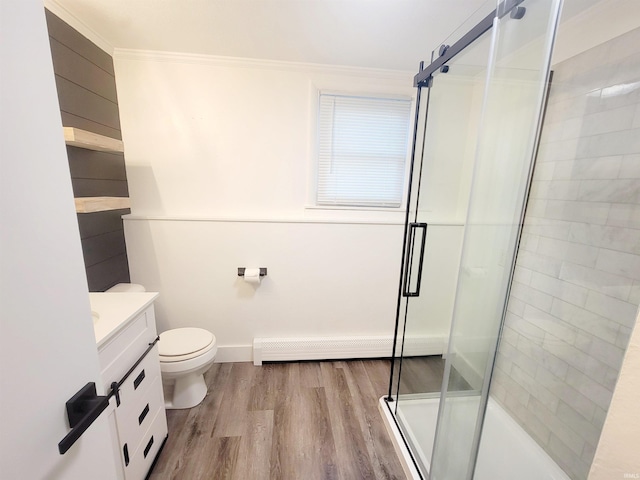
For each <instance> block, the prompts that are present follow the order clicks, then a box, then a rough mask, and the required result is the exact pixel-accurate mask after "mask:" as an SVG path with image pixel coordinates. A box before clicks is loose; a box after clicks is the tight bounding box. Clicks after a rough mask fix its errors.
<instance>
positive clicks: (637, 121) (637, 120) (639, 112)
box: [633, 82, 640, 128]
mask: <svg viewBox="0 0 640 480" xmlns="http://www.w3.org/2000/svg"><path fill="white" fill-rule="evenodd" d="M638 83H640V82H638ZM639 127H640V104H639V105H637V106H636V114H635V116H634V117H633V128H639Z"/></svg>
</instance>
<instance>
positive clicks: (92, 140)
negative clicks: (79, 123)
mask: <svg viewBox="0 0 640 480" xmlns="http://www.w3.org/2000/svg"><path fill="white" fill-rule="evenodd" d="M64 141H65V143H66V144H67V145H71V146H73V147H79V148H86V149H87V150H96V151H98V152H118V153H122V152H124V144H123V143H122V140H117V139H115V138H111V137H105V136H104V135H99V134H97V133H93V132H88V131H86V130H81V129H79V128H75V127H64Z"/></svg>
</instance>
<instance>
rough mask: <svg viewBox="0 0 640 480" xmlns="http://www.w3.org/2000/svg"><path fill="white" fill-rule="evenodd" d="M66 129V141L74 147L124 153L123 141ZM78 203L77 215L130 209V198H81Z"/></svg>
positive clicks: (75, 129) (70, 128) (76, 129)
mask: <svg viewBox="0 0 640 480" xmlns="http://www.w3.org/2000/svg"><path fill="white" fill-rule="evenodd" d="M63 128H64V141H65V143H66V144H67V145H71V146H73V147H78V148H85V149H87V150H95V151H98V152H111V153H123V152H124V144H123V143H122V140H118V139H115V138H111V137H105V136H104V135H99V134H97V133H93V132H88V131H86V130H82V129H80V128H75V127H63ZM75 201H76V213H94V212H104V211H107V210H120V209H123V208H130V206H131V203H130V202H129V197H79V198H76V199H75Z"/></svg>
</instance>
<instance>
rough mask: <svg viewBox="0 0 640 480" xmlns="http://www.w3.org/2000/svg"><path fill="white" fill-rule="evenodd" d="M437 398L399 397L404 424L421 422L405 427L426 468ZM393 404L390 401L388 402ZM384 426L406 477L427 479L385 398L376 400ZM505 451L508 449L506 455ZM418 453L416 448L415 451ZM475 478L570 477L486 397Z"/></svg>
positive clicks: (546, 479)
mask: <svg viewBox="0 0 640 480" xmlns="http://www.w3.org/2000/svg"><path fill="white" fill-rule="evenodd" d="M439 402H440V399H439V398H428V399H411V400H406V399H405V400H402V407H401V411H400V412H399V415H400V416H401V421H402V423H403V425H421V426H423V427H424V428H423V429H421V431H411V430H410V429H407V432H406V433H407V435H408V436H409V437H411V442H412V443H413V444H414V445H416V444H417V445H420V446H421V447H422V450H423V451H424V454H422V453H419V454H420V455H421V457H420V460H421V461H422V463H423V464H424V465H426V466H427V468H429V465H430V460H431V450H432V448H433V438H434V435H435V425H436V421H437V416H438V405H439ZM391 405H392V406H393V404H391ZM379 408H380V412H381V413H382V418H383V419H384V423H385V426H386V427H387V431H388V432H389V434H390V436H391V439H392V441H393V443H394V446H395V447H396V452H397V453H398V457H399V458H400V461H401V463H402V466H403V468H404V470H405V473H406V475H407V478H409V479H415V480H419V479H427V478H428V477H427V476H423V475H421V474H420V473H419V472H418V469H417V468H416V466H415V463H414V462H413V458H412V456H411V454H410V453H409V450H408V449H407V446H406V444H405V442H404V440H403V438H402V434H401V433H400V431H399V429H398V426H397V425H396V422H395V420H394V418H393V414H392V413H391V411H390V410H389V406H388V405H387V403H386V402H385V401H384V397H382V398H381V399H380V402H379ZM504 452H509V454H508V455H505V454H504ZM415 453H418V452H415ZM473 478H474V480H510V479H514V478H517V479H518V480H570V478H569V477H568V476H567V474H566V473H564V471H563V470H562V469H561V468H560V467H559V466H558V465H557V464H556V463H555V462H554V461H553V460H552V459H551V457H549V455H547V453H546V452H545V451H544V450H543V449H542V448H541V447H540V446H539V445H538V444H537V443H536V441H535V440H533V439H532V438H531V437H530V436H529V435H528V434H527V433H526V432H525V431H524V430H523V429H522V427H520V425H518V423H516V421H515V420H513V418H511V416H510V415H509V414H508V413H507V412H505V411H504V409H502V407H501V406H500V405H498V404H497V403H496V402H495V401H493V399H491V398H490V399H489V404H488V405H487V415H486V418H485V424H484V430H483V432H482V439H481V441H480V451H479V453H478V463H477V465H476V471H475V474H474V477H473Z"/></svg>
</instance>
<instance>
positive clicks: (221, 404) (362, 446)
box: [150, 360, 442, 480]
mask: <svg viewBox="0 0 640 480" xmlns="http://www.w3.org/2000/svg"><path fill="white" fill-rule="evenodd" d="M205 379H206V381H207V384H208V386H209V391H208V393H207V396H206V397H205V399H204V400H203V402H202V403H201V404H200V405H198V406H196V407H194V408H192V409H190V410H169V411H168V412H167V418H168V424H169V439H168V440H167V444H166V448H165V449H164V451H163V452H162V454H161V455H160V458H159V459H158V463H157V464H156V466H155V469H154V470H153V472H152V473H151V476H150V480H169V479H176V480H177V479H189V480H204V479H216V480H219V479H238V480H246V479H251V480H259V479H272V480H289V479H292V480H293V479H305V480H307V479H309V480H314V479H344V480H356V479H357V480H360V479H404V478H405V475H404V472H403V470H402V467H401V465H400V463H399V461H398V458H397V456H396V453H395V451H394V447H393V445H392V443H391V440H390V438H389V436H388V434H387V432H386V429H385V427H384V424H383V422H382V418H381V416H380V413H379V412H378V399H379V398H380V397H381V396H382V395H384V394H385V392H386V390H387V388H388V384H387V382H388V379H389V362H388V361H386V360H364V361H363V360H354V361H347V362H302V363H274V364H265V365H263V366H261V367H256V366H253V365H252V364H249V363H233V364H230V363H216V364H214V365H213V366H212V367H211V369H210V370H209V372H207V374H206V375H205ZM437 380H439V381H440V382H441V381H442V377H440V378H439V379H434V381H437Z"/></svg>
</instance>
